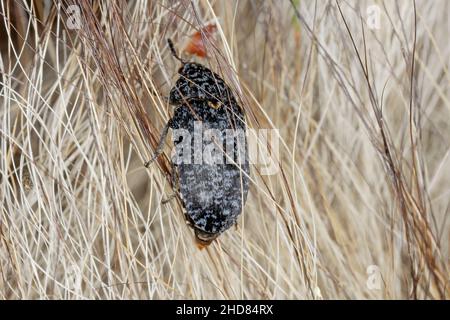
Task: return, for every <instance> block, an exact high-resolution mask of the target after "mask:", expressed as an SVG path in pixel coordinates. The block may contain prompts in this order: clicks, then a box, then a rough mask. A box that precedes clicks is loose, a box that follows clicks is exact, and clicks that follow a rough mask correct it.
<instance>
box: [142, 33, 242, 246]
mask: <svg viewBox="0 0 450 320" xmlns="http://www.w3.org/2000/svg"><path fill="white" fill-rule="evenodd" d="M168 43H169V47H170V49H171V51H172V54H173V56H174V57H175V58H176V59H177V60H179V61H180V62H181V63H182V66H181V68H180V69H179V70H178V73H179V75H180V77H179V79H178V80H177V82H176V84H175V86H174V87H173V88H172V89H171V91H170V95H169V103H170V104H171V105H174V106H175V107H176V109H175V114H174V116H173V117H172V118H171V119H170V120H169V122H168V123H167V124H166V126H165V127H164V130H163V132H162V134H161V138H160V141H159V144H158V147H157V149H156V152H155V155H154V156H153V157H152V159H151V160H150V161H149V162H147V163H146V164H145V166H146V167H148V166H149V165H150V163H151V162H152V161H153V160H155V159H156V158H157V157H158V156H159V155H160V154H161V152H162V149H163V145H164V142H165V138H166V136H167V133H168V130H169V128H170V129H173V133H174V134H173V141H174V145H175V155H174V156H173V157H172V168H173V169H174V171H173V172H172V178H173V179H172V180H173V186H174V187H175V185H176V176H178V192H179V194H180V196H181V200H182V203H183V206H184V208H185V209H186V213H185V215H186V219H187V221H188V222H189V224H190V226H191V227H192V228H193V229H194V231H195V235H196V239H197V241H198V242H199V244H201V245H208V244H210V243H211V242H212V241H213V240H214V239H216V238H217V237H218V236H219V235H220V234H221V233H222V232H224V231H225V230H227V229H228V228H230V227H231V226H232V225H234V224H235V223H236V220H237V218H238V216H239V215H240V213H241V211H242V207H243V205H244V203H245V201H246V198H247V193H248V189H249V175H250V168H249V162H248V154H247V151H248V148H247V140H246V136H245V133H246V126H245V121H244V111H243V109H242V108H241V107H240V106H239V105H238V103H237V101H236V99H235V97H234V95H233V93H232V91H231V89H230V88H229V87H228V86H227V85H226V84H225V82H224V81H223V80H222V79H221V78H220V77H219V76H218V75H217V74H215V73H214V72H212V71H211V70H210V69H208V68H206V67H205V66H203V65H201V64H198V63H193V62H185V61H184V60H182V59H181V58H179V57H178V55H177V54H176V51H175V49H174V47H173V44H172V42H171V41H170V40H168ZM199 127H200V129H201V131H200V132H199V130H197V129H198V128H199ZM206 132H207V133H209V134H208V135H207V134H206ZM199 141H200V144H198V142H199ZM186 151H188V153H186Z"/></svg>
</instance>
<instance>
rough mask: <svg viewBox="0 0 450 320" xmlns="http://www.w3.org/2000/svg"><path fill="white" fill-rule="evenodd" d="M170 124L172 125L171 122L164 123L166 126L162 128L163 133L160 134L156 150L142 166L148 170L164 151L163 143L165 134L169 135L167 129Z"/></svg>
mask: <svg viewBox="0 0 450 320" xmlns="http://www.w3.org/2000/svg"><path fill="white" fill-rule="evenodd" d="M171 124H172V121H171V120H169V121H168V122H167V123H166V125H165V126H164V128H163V131H162V132H161V137H160V138H159V142H158V146H157V147H156V150H155V154H154V155H153V157H152V158H151V159H150V160H149V161H147V162H145V163H144V166H145V167H146V168H148V167H149V166H150V165H151V164H152V163H153V161H155V160H156V159H157V158H158V157H159V156H160V155H161V153H162V151H163V149H164V143H165V142H166V138H167V134H168V133H169V128H170V126H171Z"/></svg>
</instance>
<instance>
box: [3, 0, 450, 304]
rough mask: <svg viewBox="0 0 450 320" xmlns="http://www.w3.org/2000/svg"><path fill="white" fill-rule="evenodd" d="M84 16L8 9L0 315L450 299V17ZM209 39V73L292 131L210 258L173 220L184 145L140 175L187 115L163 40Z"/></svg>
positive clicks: (339, 8) (261, 6) (202, 9)
mask: <svg viewBox="0 0 450 320" xmlns="http://www.w3.org/2000/svg"><path fill="white" fill-rule="evenodd" d="M373 3H376V4H378V5H379V8H380V9H381V26H380V29H378V30H377V29H375V30H372V29H370V28H369V27H368V25H367V23H366V17H367V15H366V8H367V6H368V5H371V4H373ZM70 4H71V2H70V1H68V2H62V3H59V4H58V3H57V2H54V3H52V2H51V1H46V2H41V1H28V0H27V1H25V0H24V1H22V0H6V1H2V2H1V4H0V6H1V7H0V15H1V16H0V49H1V56H0V59H1V60H0V72H1V74H0V105H1V108H0V154H1V157H0V203H1V207H0V208H1V210H0V297H1V298H3V299H24V298H40V299H60V298H71V299H78V298H80V299H86V298H102V299H104V298H105V299H123V298H130V299H166V298H175V299H179V298H188V299H191V298H199V299H202V298H218V299H249V298H252V299H282V298H287V299H311V298H316V299H318V298H325V299H336V298H351V299H355V298H356V299H366V298H384V299H394V298H419V299H445V298H448V297H449V295H450V283H449V254H450V253H449V251H450V249H449V245H450V232H449V230H450V219H448V216H449V204H450V202H449V198H450V156H449V155H450V74H449V65H450V59H449V56H450V43H449V42H448V34H449V32H450V22H449V13H450V3H449V2H447V1H445V0H440V1H425V0H417V1H416V6H417V9H416V10H415V8H414V2H413V1H406V0H402V1H385V2H382V1H374V2H372V1H339V2H335V1H329V2H327V1H317V2H315V1H312V0H310V1H306V0H300V1H293V2H292V3H291V2H289V1H236V2H235V1H218V0H216V1H213V0H198V1H192V2H190V1H163V0H158V1H131V2H130V4H128V5H125V2H121V1H120V2H115V1H94V5H91V4H87V3H86V2H84V1H79V3H78V4H79V6H80V8H81V17H82V25H81V29H79V30H69V29H68V26H67V22H68V16H67V12H66V9H67V7H68V5H70ZM415 13H416V14H415ZM211 22H213V23H216V24H217V26H218V32H217V34H216V37H215V38H214V39H212V40H211V41H208V42H207V48H208V50H209V56H210V58H208V59H200V58H197V60H198V61H200V62H202V63H204V64H207V65H209V66H211V68H212V69H214V70H215V71H217V72H219V73H220V74H222V75H223V77H224V78H225V79H226V81H227V82H228V83H229V84H230V85H231V86H232V87H233V89H234V90H235V92H236V94H237V95H238V96H239V97H240V99H241V102H242V105H243V106H244V108H245V110H246V112H247V121H248V125H249V127H250V128H255V129H256V128H276V129H278V132H279V154H278V156H276V157H275V160H276V165H277V167H278V168H279V170H278V172H277V173H276V174H273V175H262V174H261V172H260V170H261V168H260V167H258V166H255V167H252V182H253V183H252V186H251V190H250V194H249V199H248V201H247V204H246V206H245V210H244V213H243V215H242V216H241V219H240V221H239V224H238V226H237V228H233V229H230V230H229V231H228V232H226V233H225V234H223V235H222V236H221V237H220V238H219V240H218V241H216V242H214V243H213V244H212V245H211V246H210V247H209V248H208V249H205V250H202V251H200V250H198V249H197V248H196V246H195V244H194V240H193V232H192V230H191V229H189V228H188V227H187V226H186V224H185V221H184V217H183V214H182V212H183V211H182V207H181V205H180V202H179V201H178V200H174V201H172V202H170V203H168V204H164V205H163V204H161V200H162V199H163V198H164V197H165V196H166V195H167V194H168V193H170V192H171V188H170V183H169V181H170V179H169V176H170V166H169V161H168V159H169V156H170V144H169V145H167V146H166V149H165V155H166V156H165V157H161V158H160V159H159V160H158V163H154V164H153V165H152V166H151V167H150V168H149V169H145V168H144V166H143V162H144V161H145V160H147V159H149V158H150V156H151V155H152V152H153V150H154V148H155V147H156V143H157V139H158V136H159V132H160V130H161V129H162V127H163V125H164V123H165V122H166V121H167V120H168V118H169V116H170V114H171V112H172V108H170V107H169V106H168V105H167V104H166V102H165V98H164V97H165V96H167V94H168V92H169V88H170V87H171V85H173V82H174V79H175V77H176V70H177V67H178V62H177V61H176V60H175V59H173V57H171V55H170V52H169V50H168V47H167V44H166V38H169V37H170V38H172V39H173V40H174V42H175V43H176V44H177V46H178V47H179V48H182V47H183V44H184V43H186V41H188V38H189V35H190V34H192V33H193V32H194V31H195V30H199V28H201V27H202V26H204V25H206V24H207V23H211ZM372 265H375V266H377V267H376V268H378V270H379V272H380V275H381V282H380V288H379V289H373V288H371V287H370V286H369V287H368V286H367V281H369V282H370V281H371V279H372V280H373V279H374V278H370V275H371V274H370V273H371V272H372V271H371V270H372V269H371V268H370V266H372ZM368 270H369V274H368Z"/></svg>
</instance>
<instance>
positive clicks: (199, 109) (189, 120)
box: [171, 99, 250, 234]
mask: <svg viewBox="0 0 450 320" xmlns="http://www.w3.org/2000/svg"><path fill="white" fill-rule="evenodd" d="M196 121H197V125H198V124H200V123H201V127H202V130H203V131H205V130H207V129H216V130H217V131H218V132H220V133H221V135H222V137H223V138H224V140H225V137H228V140H226V141H227V143H229V138H230V132H231V133H234V134H235V137H234V138H235V139H234V146H233V148H232V150H233V153H232V154H229V153H228V152H227V156H228V157H227V156H226V155H225V154H224V151H225V150H226V145H225V142H223V144H222V146H223V148H222V150H221V151H220V152H221V154H222V155H223V163H215V164H211V165H210V164H206V163H204V161H203V162H202V163H201V164H195V163H194V160H195V159H194V155H195V153H198V152H202V153H204V152H205V148H206V147H207V145H208V144H209V143H212V141H207V140H203V143H202V145H201V150H199V149H196V146H194V134H192V135H191V137H190V139H191V140H190V141H183V139H186V137H184V138H183V139H180V137H179V136H178V135H177V134H174V136H173V137H174V144H175V156H177V155H180V154H179V152H183V151H184V150H185V148H186V146H187V145H188V146H190V147H191V148H192V150H193V151H194V152H193V153H192V155H191V157H190V163H186V159H185V158H184V161H181V162H180V161H179V159H180V158H177V159H173V161H174V164H175V165H176V168H177V172H178V179H179V191H180V193H181V198H182V201H183V205H184V207H185V209H186V215H187V218H188V219H189V220H190V222H191V224H192V225H193V227H194V228H196V229H198V230H201V231H203V232H206V233H210V234H220V233H222V232H223V231H225V230H227V229H228V228H229V227H231V226H232V225H233V224H235V223H236V220H237V218H238V216H239V214H240V213H241V211H242V205H243V203H245V200H246V197H247V193H248V188H249V178H248V176H249V174H250V169H249V163H248V155H247V141H246V137H245V123H244V116H243V112H242V110H241V108H240V107H239V106H238V105H237V103H236V102H235V101H234V99H233V101H229V103H227V104H223V105H222V106H221V107H219V108H217V109H214V108H212V107H210V105H209V103H208V101H205V100H194V99H193V100H191V101H190V103H188V104H183V105H181V106H179V107H178V108H177V109H176V110H175V115H174V117H173V118H172V124H171V126H172V129H185V130H186V131H185V132H189V133H193V132H194V131H195V128H194V123H195V122H196ZM175 131H176V130H175ZM227 135H228V136H227ZM215 141H216V143H217V140H215ZM197 147H198V146H197ZM230 158H232V160H231V161H230ZM233 162H234V163H233Z"/></svg>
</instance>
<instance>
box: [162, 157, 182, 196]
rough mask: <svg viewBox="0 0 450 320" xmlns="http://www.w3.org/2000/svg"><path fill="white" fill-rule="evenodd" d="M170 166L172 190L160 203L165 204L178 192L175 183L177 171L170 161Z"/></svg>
mask: <svg viewBox="0 0 450 320" xmlns="http://www.w3.org/2000/svg"><path fill="white" fill-rule="evenodd" d="M171 166H172V175H171V177H170V182H171V185H172V188H173V190H174V191H173V192H172V193H171V194H170V195H169V196H168V197H167V198H166V199H163V200H162V201H161V203H162V204H166V203H168V202H169V201H171V200H172V199H173V198H175V197H176V196H177V194H178V192H179V188H178V184H177V172H176V170H175V164H173V163H171Z"/></svg>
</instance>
